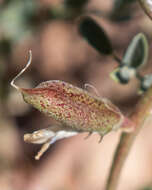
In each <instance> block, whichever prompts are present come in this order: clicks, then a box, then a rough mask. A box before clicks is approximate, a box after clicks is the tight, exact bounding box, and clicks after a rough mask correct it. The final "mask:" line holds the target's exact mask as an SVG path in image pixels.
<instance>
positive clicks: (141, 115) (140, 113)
mask: <svg viewBox="0 0 152 190" xmlns="http://www.w3.org/2000/svg"><path fill="white" fill-rule="evenodd" d="M151 111H152V87H151V88H150V89H149V90H148V91H147V92H146V93H145V94H144V95H143V96H142V97H141V99H140V100H139V102H138V104H137V105H136V108H135V110H134V112H133V113H132V114H131V117H130V118H131V120H132V121H133V122H134V123H135V125H136V128H135V131H134V132H133V133H130V134H129V133H128V134H127V133H122V135H121V137H120V141H119V144H118V146H117V149H116V152H115V156H114V159H113V162H112V166H111V170H110V173H109V177H108V180H107V185H106V190H116V188H117V185H118V181H119V178H120V173H121V170H122V167H123V165H124V163H125V160H126V158H127V156H128V154H129V151H130V149H131V147H132V145H133V142H134V140H135V138H136V136H137V134H138V133H139V131H140V129H141V128H142V126H143V125H144V123H145V120H146V118H147V116H148V115H149V114H150V112H151Z"/></svg>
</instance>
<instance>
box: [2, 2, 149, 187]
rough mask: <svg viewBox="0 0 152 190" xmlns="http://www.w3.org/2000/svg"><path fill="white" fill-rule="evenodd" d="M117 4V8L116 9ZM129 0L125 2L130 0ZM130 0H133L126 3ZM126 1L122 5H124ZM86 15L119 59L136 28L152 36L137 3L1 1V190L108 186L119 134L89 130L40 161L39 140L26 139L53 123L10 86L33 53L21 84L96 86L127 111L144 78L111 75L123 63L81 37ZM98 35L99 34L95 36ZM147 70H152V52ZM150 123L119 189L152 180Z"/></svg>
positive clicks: (134, 151) (141, 137)
mask: <svg viewBox="0 0 152 190" xmlns="http://www.w3.org/2000/svg"><path fill="white" fill-rule="evenodd" d="M116 2H117V6H116ZM126 2H127V1H126ZM128 2H129V1H128ZM119 3H120V4H119ZM83 15H89V16H90V17H92V18H94V19H95V20H96V21H97V22H98V24H99V25H101V26H102V27H103V28H104V29H105V31H106V32H107V34H108V35H109V37H110V39H111V42H112V45H113V47H114V49H115V52H116V54H117V55H119V56H120V57H121V56H122V55H123V52H124V51H125V49H126V48H127V45H128V43H129V41H130V40H131V39H132V37H133V36H134V35H135V34H137V33H138V32H144V33H145V35H146V36H147V38H148V41H149V45H150V51H151V41H152V35H151V34H152V22H151V21H150V19H149V18H148V17H147V16H146V15H145V14H144V13H143V11H142V10H141V8H140V7H139V5H138V3H137V2H136V1H134V2H132V3H130V2H129V3H126V4H125V3H124V4H122V5H121V1H120V0H119V1H118V0H117V1H115V0H112V1H111V0H106V1H104V0H22V1H21V0H0V189H2V190H104V185H105V183H106V178H107V176H108V172H109V168H110V165H111V161H112V157H113V154H114V150H115V148H116V145H117V143H118V142H119V136H120V134H121V132H120V131H118V132H111V133H110V134H108V135H106V136H105V137H104V139H103V141H102V143H101V144H98V141H99V136H98V135H92V136H91V137H90V138H89V139H87V140H84V137H85V136H86V135H87V133H86V134H80V135H77V136H75V137H72V138H69V139H65V140H61V141H58V142H57V143H55V144H53V145H52V146H51V147H50V148H49V150H48V151H47V152H46V153H45V154H44V155H43V156H42V158H41V159H40V160H39V161H36V160H34V156H35V154H36V153H37V151H38V150H39V149H40V146H39V145H32V144H26V143H25V142H24V141H23V135H24V134H25V133H30V132H33V131H34V130H38V129H41V128H45V127H47V126H48V125H53V124H54V123H55V121H54V120H52V119H51V118H48V117H46V116H44V115H43V114H41V113H40V112H38V111H37V110H35V109H33V108H32V107H31V106H30V105H28V104H26V103H25V102H24V101H23V99H22V97H21V95H20V94H19V93H18V92H17V91H16V90H15V89H13V88H12V87H11V86H10V81H11V80H12V78H13V77H14V76H15V75H16V74H17V73H18V72H19V71H20V70H21V69H22V68H23V67H24V66H25V64H26V63H27V61H28V51H29V50H30V49H31V50H32V53H33V61H32V64H31V66H30V68H29V69H28V70H27V72H25V73H24V75H23V76H22V77H21V78H19V79H18V81H17V84H18V85H19V86H21V87H35V86H36V85H38V84H39V83H40V82H42V81H46V80H63V81H66V82H70V83H72V84H74V85H76V86H79V87H81V88H84V84H85V83H89V84H92V85H93V86H95V87H96V89H97V90H98V91H99V93H100V95H101V97H106V98H109V99H110V100H111V101H112V102H113V103H114V104H116V105H117V106H118V107H119V108H120V109H121V110H122V112H123V113H124V114H125V115H129V114H130V113H131V111H132V109H133V108H134V106H135V104H136V102H137V101H138V99H139V95H138V94H137V91H138V87H139V83H138V81H137V80H136V79H132V80H131V82H130V83H129V84H127V85H121V84H118V83H116V82H114V81H113V80H112V79H110V77H109V73H110V72H112V71H113V70H114V68H115V67H116V66H117V63H116V62H115V61H114V60H113V59H112V58H110V57H108V56H104V55H101V54H99V53H98V52H97V51H96V50H95V49H93V48H92V47H91V46H90V45H89V44H88V43H87V42H86V41H85V40H84V39H83V38H82V37H81V36H80V34H79V32H78V25H79V21H80V20H81V17H82V16H83ZM92 35H94V34H92ZM149 54H150V56H149V61H148V64H147V65H146V67H145V69H144V70H143V73H151V72H152V66H151V61H150V60H151V53H149ZM151 139H152V120H151V118H150V119H149V120H148V121H147V123H146V125H145V127H144V128H143V129H142V131H141V132H140V134H139V135H138V137H137V139H136V142H135V144H134V146H133V148H132V151H131V153H130V155H129V157H128V159H127V162H126V164H125V166H124V168H123V171H122V175H121V179H120V184H119V187H118V190H136V189H143V188H144V187H146V186H147V187H148V186H149V185H151V183H152V140H151Z"/></svg>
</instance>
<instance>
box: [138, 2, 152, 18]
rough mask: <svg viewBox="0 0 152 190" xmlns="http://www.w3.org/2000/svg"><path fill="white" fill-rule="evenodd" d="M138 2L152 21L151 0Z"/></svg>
mask: <svg viewBox="0 0 152 190" xmlns="http://www.w3.org/2000/svg"><path fill="white" fill-rule="evenodd" d="M138 2H139V4H140V5H141V7H142V8H143V10H144V12H145V13H146V15H147V16H148V17H149V18H150V19H151V20H152V2H151V1H149V0H138ZM150 2H151V3H150Z"/></svg>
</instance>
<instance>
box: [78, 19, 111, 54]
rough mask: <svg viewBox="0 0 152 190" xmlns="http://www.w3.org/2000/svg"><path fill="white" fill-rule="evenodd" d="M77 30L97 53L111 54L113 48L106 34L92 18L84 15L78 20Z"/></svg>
mask: <svg viewBox="0 0 152 190" xmlns="http://www.w3.org/2000/svg"><path fill="white" fill-rule="evenodd" d="M79 32H80V34H81V35H82V36H83V37H84V38H85V39H86V40H87V41H88V43H89V44H90V45H91V46H93V47H94V48H95V49H96V50H97V51H98V52H99V53H102V54H106V55H108V54H112V51H113V49H112V45H111V42H110V40H109V38H108V36H107V34H106V33H105V31H104V30H103V28H102V27H100V26H99V25H98V24H97V23H96V21H95V20H94V19H92V18H91V17H87V16H86V17H84V18H83V19H82V20H81V22H80V25H79Z"/></svg>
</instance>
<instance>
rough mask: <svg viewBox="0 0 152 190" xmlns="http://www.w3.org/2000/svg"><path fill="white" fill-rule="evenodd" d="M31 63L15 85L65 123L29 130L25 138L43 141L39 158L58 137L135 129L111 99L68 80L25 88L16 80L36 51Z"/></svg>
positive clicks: (34, 105)
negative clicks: (31, 131)
mask: <svg viewBox="0 0 152 190" xmlns="http://www.w3.org/2000/svg"><path fill="white" fill-rule="evenodd" d="M29 54H30V57H29V61H28V63H27V65H26V66H25V68H24V69H22V70H21V72H20V73H19V74H18V75H17V76H16V77H15V78H14V79H13V80H12V81H11V85H12V86H13V87H14V88H15V89H17V90H18V91H19V92H20V93H21V94H22V96H23V99H24V101H25V102H26V103H28V104H31V105H32V106H33V107H34V108H36V109H38V110H39V111H40V112H42V113H44V114H45V115H47V116H49V117H51V118H53V119H55V120H56V121H58V122H59V123H60V124H61V126H51V127H48V128H47V129H41V130H38V131H35V132H33V133H32V134H25V135H24V140H25V142H29V143H35V144H43V146H42V148H41V150H40V152H39V153H38V154H37V156H36V157H35V158H36V159H39V158H40V156H41V155H42V154H43V152H45V151H46V150H47V149H48V147H49V146H50V144H52V143H54V142H55V141H57V140H59V139H62V138H68V137H71V136H74V135H77V134H78V133H80V132H88V133H89V135H91V134H92V133H98V134H99V135H100V137H101V138H100V141H101V139H102V138H103V136H104V135H106V134H107V133H109V132H110V131H112V130H117V129H119V128H121V129H123V130H125V131H128V132H129V131H132V129H133V126H134V125H133V124H132V122H131V121H130V120H129V119H128V118H126V117H125V116H124V115H123V114H122V113H121V111H120V110H119V109H118V108H117V107H116V106H115V105H113V104H112V103H111V102H110V100H108V99H106V98H101V97H99V96H97V95H93V94H91V93H90V92H88V91H87V90H84V89H82V88H79V87H76V86H74V85H72V84H69V83H67V82H63V81H59V80H50V81H46V82H42V83H40V84H39V85H38V86H36V87H35V88H30V89H27V88H21V87H19V86H17V85H16V84H15V83H14V82H15V80H16V79H17V78H18V77H19V76H21V75H22V74H23V72H24V71H25V70H26V69H27V68H28V67H29V66H30V64H31V61H32V52H31V51H29Z"/></svg>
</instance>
